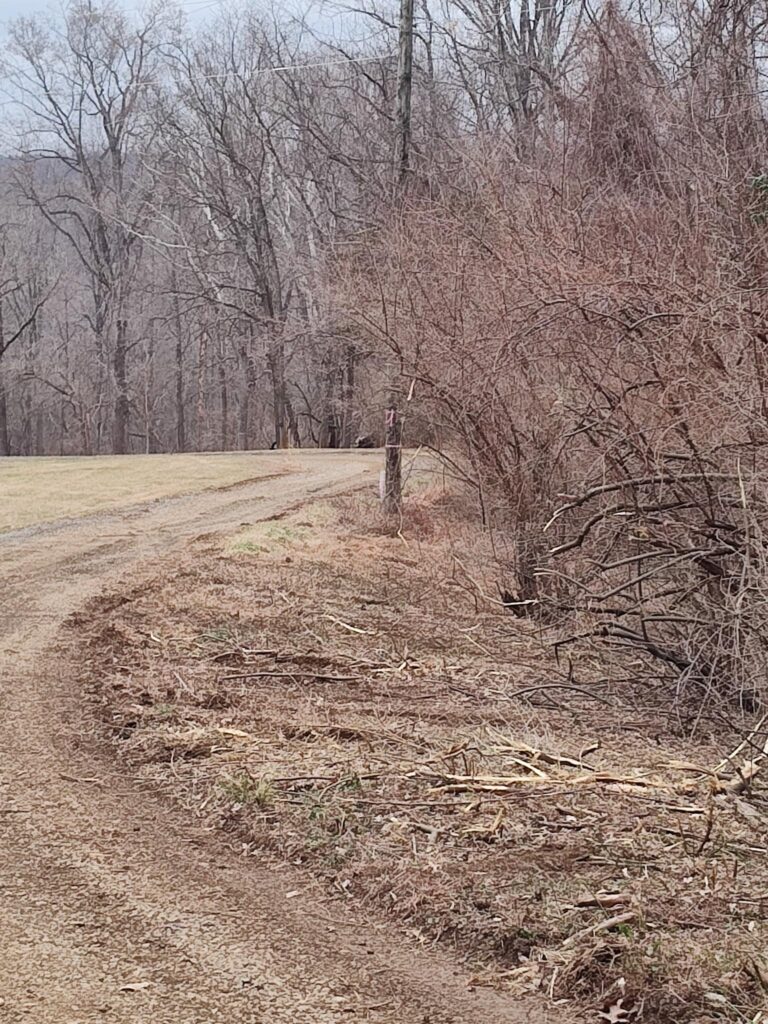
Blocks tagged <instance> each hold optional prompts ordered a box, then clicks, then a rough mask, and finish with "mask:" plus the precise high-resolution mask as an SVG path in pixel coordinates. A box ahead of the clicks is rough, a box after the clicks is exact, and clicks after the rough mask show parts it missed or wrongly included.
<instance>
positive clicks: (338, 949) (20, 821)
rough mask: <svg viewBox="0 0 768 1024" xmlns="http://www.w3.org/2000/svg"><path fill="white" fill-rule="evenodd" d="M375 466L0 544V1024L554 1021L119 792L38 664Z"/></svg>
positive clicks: (67, 698)
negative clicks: (126, 600)
mask: <svg viewBox="0 0 768 1024" xmlns="http://www.w3.org/2000/svg"><path fill="white" fill-rule="evenodd" d="M377 462H378V460H377V457H376V455H375V454H371V453H366V454H363V453H347V455H346V456H344V457H341V456H339V455H327V456H326V455H323V453H317V454H314V455H309V454H299V453H296V455H295V458H291V459H290V470H291V471H290V472H289V473H287V474H286V475H285V476H283V477H281V478H279V479H275V478H271V479H269V480H266V479H265V480H264V481H261V482H249V483H247V484H243V485H241V486H239V487H235V488H228V489H227V490H225V491H222V492H205V493H202V494H199V495H194V496H189V497H184V498H179V499H173V500H167V501H163V502H159V503H155V504H153V505H151V506H148V507H147V509H146V510H145V511H144V512H143V513H142V514H141V516H138V517H137V516H136V514H135V510H132V511H131V515H130V517H128V518H127V520H123V518H122V517H121V515H120V514H119V513H110V514H107V515H101V516H98V517H93V518H90V519H84V520H80V521H75V522H71V523H68V524H66V525H65V526H61V525H56V524H54V525H52V526H50V527H42V528H37V529H35V530H28V531H20V532H19V534H17V535H6V536H5V537H3V538H1V539H0V1021H8V1022H14V1024H15V1022H30V1021H33V1022H35V1024H91V1022H109V1024H118V1022H119V1024H208V1022H214V1021H227V1022H230V1024H244V1022H254V1024H255V1022H264V1024H267V1022H268V1024H337V1022H342V1021H369V1020H370V1021H372V1022H380V1024H396V1022H397V1024H422V1022H423V1024H426V1022H429V1024H449V1022H450V1024H459V1022H461V1024H472V1022H475V1021H477V1022H480V1021H482V1022H483V1024H497V1022H499V1024H500V1022H502V1021H503V1022H505V1024H516V1022H523V1021H526V1022H527V1021H530V1022H531V1024H534V1022H540V1021H544V1020H546V1019H554V1018H552V1017H549V1018H548V1017H547V1016H546V1015H545V1014H543V1013H542V1011H541V1009H540V1008H539V1004H538V1003H534V1002H530V1003H529V1002H520V1001H514V1000H513V999H511V998H510V997H508V996H503V995H501V994H497V993H494V992H490V991H487V990H478V991H472V990H471V989H470V988H468V985H467V979H466V978H465V977H464V976H463V974H462V972H461V970H460V968H459V967H458V966H457V965H456V964H455V963H454V962H453V961H452V960H451V959H450V958H448V957H446V956H443V955H441V954H437V953H434V952H430V951H426V950H422V949H420V948H418V947H417V945H416V944H415V943H414V942H412V941H411V940H409V939H406V938H404V937H403V936H402V934H398V933H397V932H395V931H394V930H393V929H390V928H389V927H385V926H383V925H381V924H380V923H376V922H373V921H368V920H366V919H365V918H363V917H361V916H360V915H355V914H353V913H352V912H350V911H348V909H347V908H346V907H344V906H343V905H340V904H338V903H330V904H329V903H328V902H327V901H326V900H325V898H324V896H323V894H322V893H321V891H320V890H319V889H318V888H317V887H316V886H315V885H314V884H313V883H312V881H311V880H310V879H309V878H308V876H307V875H305V874H303V873H301V872H299V871H294V870H292V869H291V868H290V866H286V865H284V864H282V863H278V862H276V861H275V860H274V859H272V858H270V857H268V856H267V855H266V854H264V855H262V854H259V856H258V857H249V858H244V857H238V856H236V855H235V853H233V852H232V851H230V850H228V849H227V848H226V847H225V846H224V844H222V843H221V842H220V841H219V840H217V839H216V837H215V836H212V835H210V834H208V833H207V832H206V831H205V830H203V829H202V828H201V827H200V826H199V825H197V824H196V823H195V822H194V821H191V820H190V819H189V818H187V817H186V816H184V815H183V814H182V813H180V812H178V811H176V810H174V809H172V808H170V807H169V806H168V805H166V804H165V803H164V802H163V801H162V799H161V797H160V796H159V795H158V794H154V793H150V792H148V791H147V790H146V788H142V787H140V786H139V785H138V784H137V783H135V782H134V781H133V780H132V779H130V778H126V777H125V776H124V775H121V774H120V773H119V772H118V771H116V770H115V767H114V766H113V765H112V764H111V763H110V762H109V760H108V759H106V758H105V757H104V756H103V755H102V754H100V753H99V751H98V749H96V750H94V744H93V743H92V742H90V741H89V740H88V738H87V736H86V735H85V733H86V731H87V729H88V728H89V723H88V720H87V718H86V717H84V714H85V713H84V711H83V709H82V707H81V702H80V694H79V688H78V682H77V679H76V678H74V677H73V674H72V672H71V671H70V669H69V668H68V667H67V662H68V660H69V659H66V658H65V659H59V661H60V663H57V661H56V660H55V658H51V656H50V655H49V654H48V653H47V652H48V650H49V649H50V646H51V644H52V642H53V640H54V639H55V637H56V634H57V630H58V627H59V626H60V624H61V623H62V621H63V620H64V619H65V618H66V617H67V615H69V614H70V613H71V612H73V611H74V610H76V609H77V608H79V607H81V606H82V605H83V603H84V602H85V601H86V600H87V599H88V598H89V597H92V596H94V595H95V594H97V593H98V592H100V591H101V590H102V589H104V588H105V587H114V586H116V585H118V582H119V577H120V573H121V572H122V571H123V570H125V569H127V568H131V567H134V566H135V565H136V564H138V563H140V562H141V561H144V560H148V559H152V560H154V561H155V564H156V567H158V568H161V567H162V565H163V559H164V556H165V555H167V554H170V555H172V553H173V551H174V549H178V547H179V546H180V545H182V544H184V543H186V542H188V541H189V540H191V539H194V538H195V537H197V536H200V535H204V534H210V533H213V532H216V531H225V530H231V529H233V528H236V527H237V526H238V525H239V524H240V523H241V522H242V521H244V520H245V519H248V520H250V521H256V520H261V519H268V518H271V517H274V516H276V515H279V514H280V513H281V512H282V511H283V510H284V509H286V508H287V507H288V506H290V505H295V504H296V503H300V502H301V501H302V499H303V498H305V497H306V496H307V495H308V494H310V493H311V494H313V496H314V497H315V498H316V497H317V496H318V495H320V494H322V493H328V494H331V493H334V492H340V491H343V490H348V489H350V488H351V487H353V486H356V485H360V484H362V483H365V481H366V480H369V481H370V483H371V486H373V485H374V484H375V482H376V479H377V473H378V464H377ZM264 466H265V473H266V472H268V471H269V469H273V468H274V462H271V463H268V461H267V460H264ZM126 527H127V528H126ZM73 654H74V657H75V663H76V657H77V652H76V651H75V652H73ZM289 894H297V895H289ZM126 986H127V987H126ZM563 1019H564V1018H563V1017H562V1016H561V1015H560V1013H558V1015H557V1020H558V1021H560V1020H563Z"/></svg>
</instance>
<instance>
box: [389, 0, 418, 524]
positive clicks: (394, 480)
mask: <svg viewBox="0 0 768 1024" xmlns="http://www.w3.org/2000/svg"><path fill="white" fill-rule="evenodd" d="M413 4H414V0H400V43H399V47H398V54H397V106H396V108H395V122H396V125H397V137H396V141H395V166H394V171H395V183H396V187H397V190H398V192H401V193H402V192H403V190H404V188H405V185H406V183H407V179H408V173H409V171H410V169H411V87H412V84H413ZM402 440H403V425H402V422H401V420H400V413H399V411H398V408H397V391H396V389H395V388H394V387H393V388H392V390H391V391H390V394H389V399H388V400H387V412H386V422H385V440H384V444H385V456H384V495H383V499H384V513H385V515H388V516H399V515H400V508H401V504H402V493H403V480H402V464H403V449H402Z"/></svg>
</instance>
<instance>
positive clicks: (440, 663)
mask: <svg viewBox="0 0 768 1024" xmlns="http://www.w3.org/2000/svg"><path fill="white" fill-rule="evenodd" d="M362 522H366V523H368V524H369V525H368V527H367V529H366V531H365V532H362V531H361V528H360V526H359V524H360V523H362ZM371 524H372V525H371ZM458 537H460V538H461V551H462V560H461V563H460V564H462V565H463V564H466V563H467V562H468V561H471V563H472V575H473V583H474V582H478V581H479V583H480V584H481V585H482V584H483V581H484V578H485V575H486V574H487V578H488V583H489V587H488V591H487V592H490V582H491V577H492V563H491V560H490V557H489V553H488V552H487V551H486V550H485V547H484V541H483V539H482V538H481V537H479V536H476V537H473V536H471V535H469V534H468V533H467V531H466V528H465V527H464V526H463V524H462V523H461V522H460V520H459V519H458V518H457V517H456V516H455V515H454V512H453V510H452V507H451V503H450V501H448V500H446V499H445V497H444V496H442V495H441V494H439V493H438V492H433V493H432V494H428V495H426V496H424V497H423V498H421V499H418V500H414V501H413V502H412V504H411V508H410V512H409V517H408V520H407V522H406V523H405V525H404V530H403V536H402V537H397V538H392V537H388V536H385V535H383V534H382V533H380V532H377V531H376V529H375V509H374V507H373V505H371V506H370V508H369V507H368V506H364V505H363V504H361V500H360V499H356V500H355V501H350V500H343V501H337V502H334V503H332V504H328V503H326V504H318V505H314V506H310V507H307V508H305V509H303V510H302V511H300V512H298V513H294V514H292V515H290V516H287V517H285V518H283V519H280V520H278V521H274V522H269V523H262V524H258V525H256V526H252V527H249V528H248V529H247V530H245V531H243V532H242V533H241V534H238V535H237V536H235V537H233V538H231V539H230V540H229V541H228V542H227V543H226V544H225V546H224V547H223V548H222V547H221V546H217V547H208V548H207V549H203V548H199V549H198V550H196V551H195V552H193V553H191V554H190V555H189V557H188V558H186V560H185V561H184V562H183V563H182V564H180V565H179V566H178V570H179V571H178V573H176V572H175V573H173V574H169V573H168V572H167V571H166V572H163V573H162V574H158V577H157V578H148V579H147V578H145V579H141V580H137V581H136V586H135V588H134V589H133V590H132V591H131V592H130V593H129V594H128V595H127V597H128V600H127V601H126V602H124V603H121V604H120V605H119V606H117V607H115V602H114V601H111V600H110V599H109V598H106V599H104V600H103V601H102V602H101V603H96V604H95V605H94V606H93V607H92V608H91V610H90V612H89V614H88V615H86V616H81V617H79V618H78V619H77V620H76V621H74V622H73V623H72V625H71V629H73V630H76V631H77V632H78V635H79V636H81V638H82V639H83V641H84V642H85V643H86V644H87V648H86V649H87V665H86V672H87V685H88V687H89V689H90V691H91V692H92V695H93V699H94V702H95V706H96V708H97V709H98V712H99V721H100V723H101V724H100V728H101V729H106V730H107V731H108V732H109V734H110V736H111V738H112V741H113V743H114V746H115V749H116V750H117V751H119V754H120V756H121V757H123V758H124V759H125V762H126V764H127V765H130V766H131V770H133V771H137V772H139V773H140V774H141V775H142V776H143V777H145V778H146V779H147V780H151V781H152V782H154V783H157V784H160V785H162V786H163V787H164V788H167V789H169V790H170V791H171V792H172V793H173V795H174V797H175V798H176V799H178V800H179V801H181V802H182V803H183V804H184V805H185V806H186V807H188V808H189V810H190V813H192V814H194V815H196V816H197V817H202V818H204V819H206V820H208V821H209V822H210V823H211V824H212V825H215V826H217V827H219V828H220V829H221V830H222V831H223V832H225V833H227V834H229V835H231V836H232V837H233V838H235V839H236V840H237V841H238V842H239V843H242V844H243V848H244V850H245V851H246V852H247V851H248V850H257V849H258V848H259V847H260V846H263V845H268V846H269V847H270V848H273V849H276V850H278V851H280V852H281V853H282V854H283V855H284V856H286V857H288V858H290V859H291V860H292V861H294V862H298V863H301V864H303V865H305V866H306V868H307V870H309V871H311V872H313V873H314V874H315V875H318V876H320V877H321V878H323V879H324V880H325V881H326V883H327V886H328V891H329V893H332V894H334V895H335V896H336V897H337V898H339V899H343V900H359V901H363V902H365V903H366V904H367V905H368V906H375V907H376V908H378V909H379V910H380V912H382V913H385V914H388V915H390V916H392V917H394V918H395V919H397V920H398V921H400V922H401V923H402V926H403V927H404V928H407V929H409V930H411V931H412V932H413V933H415V934H416V935H418V936H419V938H420V939H422V940H423V941H424V942H433V941H441V942H444V943H449V944H451V945H453V946H454V947H455V948H457V949H458V950H459V951H460V953H461V954H462V955H463V956H464V957H465V958H466V960H467V963H468V964H469V966H470V967H471V969H472V971H473V972H474V976H475V978H476V980H477V981H478V982H479V983H483V984H492V985H498V986H501V987H504V988H507V989H509V990H511V991H517V990H522V989H526V990H527V989H530V988H534V989H539V990H540V991H542V992H543V993H544V994H545V996H546V997H547V998H550V999H553V1000H556V1001H557V1000H568V1001H572V1002H573V1003H575V1004H577V1005H580V1006H581V1007H582V1008H583V1009H584V1011H585V1013H586V1014H587V1018H588V1019H592V1020H607V1021H614V1022H625V1021H626V1022H629V1021H634V1020H645V1021H651V1022H656V1024H661V1022H667V1021H675V1022H694V1021H695V1022H709V1021H712V1022H714V1021H734V1022H735V1021H751V1022H753V1024H758V1022H759V1021H762V1020H763V1019H764V1016H763V1015H764V1014H765V1013H766V1010H768V1007H767V1006H766V999H765V987H766V985H768V965H767V964H766V962H765V961H764V959H763V950H764V948H765V943H766V939H768V920H767V919H766V915H767V912H768V860H767V859H766V858H768V820H767V819H766V816H765V809H766V803H765V790H764V788H763V785H762V783H761V781H760V776H759V775H758V776H757V777H756V778H755V780H754V781H753V783H752V784H751V785H750V786H749V787H746V788H745V787H743V786H742V785H740V782H739V778H738V774H737V773H733V772H730V771H725V772H723V773H722V777H717V776H716V775H715V774H713V766H715V765H717V763H718V762H719V761H720V759H721V757H722V754H723V753H724V751H725V749H726V748H727V747H728V743H731V745H733V744H734V742H735V741H734V740H733V739H732V738H731V739H727V738H725V737H722V736H714V735H706V734H699V735H698V736H697V737H696V738H695V740H691V739H689V738H686V737H685V735H681V734H680V731H679V730H678V729H676V727H675V722H674V720H673V719H672V718H671V717H670V716H669V715H668V714H667V713H666V710H665V708H664V707H663V706H657V705H654V703H653V701H652V699H651V697H649V696H643V697H642V698H638V696H637V695H628V694H625V693H621V692H619V691H618V690H617V688H615V687H614V686H612V684H611V682H610V678H609V677H608V678H606V673H605V672H604V671H603V666H599V665H594V666H590V665H584V666H582V670H583V672H584V673H586V674H587V675H588V674H589V673H590V672H591V673H592V676H593V678H594V680H595V682H594V685H593V686H592V687H590V688H589V690H588V691H587V692H575V691H574V690H572V689H570V688H569V686H568V682H567V676H566V674H565V673H564V672H563V670H562V666H558V665H557V664H555V663H554V661H553V660H552V658H551V657H550V655H549V654H548V652H547V651H546V649H545V648H543V647H542V645H541V644H540V642H539V641H538V639H537V637H536V635H535V633H534V632H533V631H532V630H531V628H530V626H528V625H526V624H521V623H520V622H519V621H518V620H514V619H512V618H511V617H509V616H508V615H507V614H506V613H505V612H504V611H503V610H502V609H500V608H499V607H498V606H495V605H494V604H493V603H491V602H483V600H482V599H481V598H480V599H479V598H478V593H477V592H474V593H473V592H472V588H471V587H468V586H467V579H466V578H465V577H464V576H463V575H462V573H461V570H459V569H457V562H456V560H455V559H454V558H453V557H452V553H453V552H454V551H455V549H456V540H457V538H458ZM483 589H485V588H484V587H483ZM553 687H554V688H553ZM765 1019H768V1018H765Z"/></svg>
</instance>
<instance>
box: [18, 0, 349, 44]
mask: <svg viewBox="0 0 768 1024" xmlns="http://www.w3.org/2000/svg"><path fill="white" fill-rule="evenodd" d="M177 2H178V4H179V6H180V7H181V8H182V9H183V10H184V11H186V12H187V15H188V16H189V18H190V19H191V20H192V21H194V22H202V21H205V20H207V19H210V18H211V17H214V16H215V15H216V13H217V11H219V10H221V8H222V7H223V6H225V5H226V4H228V3H232V2H233V0H177ZM234 2H237V0H234ZM343 2H344V0H272V2H270V0H264V2H263V6H264V7H266V8H269V7H277V8H279V9H281V10H290V11H292V12H295V13H306V14H307V15H308V18H309V20H310V22H311V24H312V27H313V28H314V29H315V30H319V29H322V31H323V34H328V35H331V36H334V37H335V36H336V35H337V34H339V33H341V32H342V27H343V26H344V25H345V24H346V25H350V24H351V22H352V20H353V17H354V16H352V15H350V14H346V15H345V14H344V12H343V10H342V9H341V8H342V4H343ZM64 6H65V5H64V3H63V0H0V23H2V22H6V21H9V20H10V19H11V18H16V17H18V16H19V15H20V14H37V13H45V12H46V11H48V12H52V13H56V12H57V11H60V10H62V8H63V7H64ZM121 6H122V7H123V8H124V9H125V10H137V9H140V7H141V6H142V4H141V3H140V2H138V3H137V2H136V0H123V2H122V4H121ZM350 6H354V4H351V3H350Z"/></svg>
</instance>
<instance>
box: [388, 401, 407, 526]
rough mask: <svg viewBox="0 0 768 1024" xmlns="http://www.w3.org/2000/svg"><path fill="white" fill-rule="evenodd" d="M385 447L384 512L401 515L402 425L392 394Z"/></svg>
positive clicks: (389, 402)
mask: <svg viewBox="0 0 768 1024" xmlns="http://www.w3.org/2000/svg"><path fill="white" fill-rule="evenodd" d="M384 445H385V455H384V460H385V461H384V512H385V514H386V515H388V516H394V515H400V507H401V503H402V490H403V482H402V462H403V449H402V423H401V422H400V414H399V412H398V409H397V397H396V395H395V394H394V393H392V394H390V396H389V401H388V403H387V418H386V432H385V441H384Z"/></svg>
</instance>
